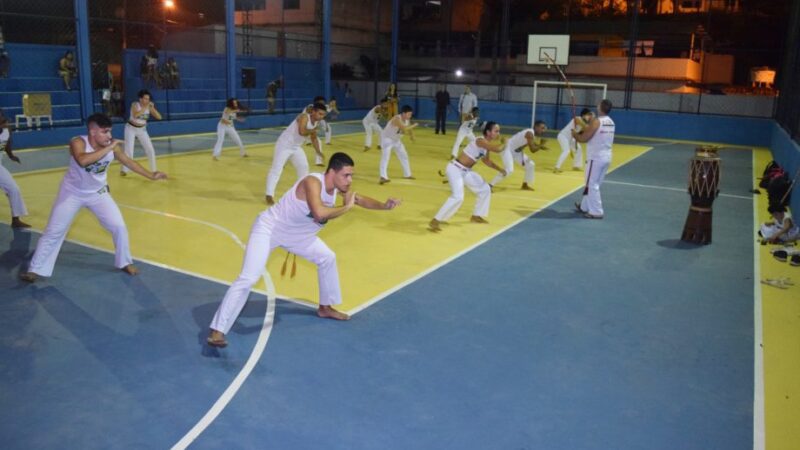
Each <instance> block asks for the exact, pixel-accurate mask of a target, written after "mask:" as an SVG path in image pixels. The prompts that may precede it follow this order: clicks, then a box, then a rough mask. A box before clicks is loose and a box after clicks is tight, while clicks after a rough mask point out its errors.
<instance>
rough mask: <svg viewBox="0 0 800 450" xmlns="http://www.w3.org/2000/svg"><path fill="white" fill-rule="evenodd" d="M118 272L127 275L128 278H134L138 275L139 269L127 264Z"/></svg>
mask: <svg viewBox="0 0 800 450" xmlns="http://www.w3.org/2000/svg"><path fill="white" fill-rule="evenodd" d="M119 270H121V271H123V272H125V273H127V274H128V275H130V276H136V275H138V274H139V269H137V268H136V266H134V265H133V264H128V265H127V266H125V267H123V268H122V269H119Z"/></svg>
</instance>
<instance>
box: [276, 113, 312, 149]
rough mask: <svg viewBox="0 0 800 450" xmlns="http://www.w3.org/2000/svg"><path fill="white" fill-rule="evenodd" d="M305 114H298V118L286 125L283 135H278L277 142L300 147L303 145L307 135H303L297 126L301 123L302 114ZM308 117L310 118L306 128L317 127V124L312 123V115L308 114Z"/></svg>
mask: <svg viewBox="0 0 800 450" xmlns="http://www.w3.org/2000/svg"><path fill="white" fill-rule="evenodd" d="M303 114H305V113H303ZM303 114H300V115H299V116H297V118H296V119H294V120H293V121H292V123H291V124H289V126H288V127H286V129H285V130H283V132H282V133H281V135H280V136H278V142H277V144H280V145H282V146H289V147H299V146H302V145H303V141H305V139H306V136H301V135H300V132H299V131H298V128H297V127H298V126H299V123H300V116H302V115H303ZM306 117H307V118H308V120H307V121H306V130H309V131H311V130H314V129H315V128H317V124H313V125H312V124H311V116H310V115H308V114H306Z"/></svg>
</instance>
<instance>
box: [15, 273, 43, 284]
mask: <svg viewBox="0 0 800 450" xmlns="http://www.w3.org/2000/svg"><path fill="white" fill-rule="evenodd" d="M38 278H39V275H36V274H35V273H33V272H22V273H20V274H19V279H20V280H22V281H27V282H28V283H33V282H34V281H36V280H37V279H38Z"/></svg>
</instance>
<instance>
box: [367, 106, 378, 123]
mask: <svg viewBox="0 0 800 450" xmlns="http://www.w3.org/2000/svg"><path fill="white" fill-rule="evenodd" d="M378 110H380V106H376V107H374V108H372V109H370V110H369V112H368V113H367V115H366V116H364V120H365V121H366V122H377V121H378Z"/></svg>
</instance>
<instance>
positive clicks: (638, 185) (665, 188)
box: [603, 180, 753, 200]
mask: <svg viewBox="0 0 800 450" xmlns="http://www.w3.org/2000/svg"><path fill="white" fill-rule="evenodd" d="M605 183H608V184H619V185H622V186H636V187H642V188H648V189H661V190H663V191H676V192H684V193H685V192H686V189H681V188H674V187H668V186H655V185H651V184H637V183H625V182H623V181H608V180H605V181H603V184H605ZM719 196H720V197H727V198H738V199H740V200H753V196H750V197H746V196H744V195H733V194H719Z"/></svg>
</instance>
